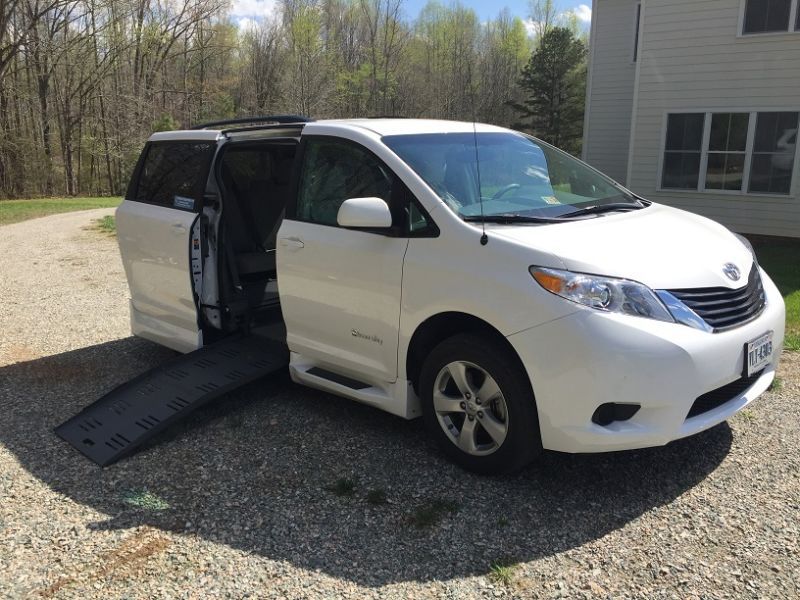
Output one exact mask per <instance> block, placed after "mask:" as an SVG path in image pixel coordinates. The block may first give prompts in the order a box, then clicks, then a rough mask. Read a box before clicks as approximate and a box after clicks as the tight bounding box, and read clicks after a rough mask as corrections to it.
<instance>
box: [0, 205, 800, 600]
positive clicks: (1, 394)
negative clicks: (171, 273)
mask: <svg viewBox="0 0 800 600" xmlns="http://www.w3.org/2000/svg"><path fill="white" fill-rule="evenodd" d="M105 214H110V211H109V210H99V211H87V212H80V213H71V214H65V215H57V216H51V217H45V218H42V219H36V220H32V221H27V222H24V223H18V224H14V225H8V226H4V227H1V228H0V256H2V260H0V282H2V291H0V299H1V300H2V306H3V307H4V309H5V310H4V311H3V312H2V313H0V331H2V338H1V339H0V407H2V409H3V416H2V419H0V597H9V598H16V597H24V596H44V597H56V598H204V597H221V598H359V599H360V598H378V597H380V598H409V597H413V598H529V597H530V598H538V597H541V598H560V597H564V598H566V597H569V598H589V597H608V596H612V597H619V598H642V597H647V598H692V597H696V598H711V597H714V598H716V597H719V598H750V597H752V598H782V597H783V598H790V597H791V598H796V597H798V596H800V582H798V574H800V452H798V450H799V449H800V441H799V440H800V438H798V435H797V432H798V425H800V403H798V399H800V354H785V355H784V357H783V362H782V366H781V369H780V378H781V382H780V385H779V386H776V389H774V390H773V391H771V392H769V393H767V394H766V395H765V396H764V397H763V398H761V399H760V400H758V401H757V402H756V403H754V404H753V405H752V406H751V407H750V408H749V409H748V410H746V411H743V412H742V413H740V414H739V415H737V416H736V417H735V418H733V419H732V420H731V421H730V422H729V423H727V424H722V425H720V426H718V427H715V428H714V429H712V430H710V431H708V432H705V433H703V434H700V435H697V436H695V437H692V438H690V439H687V440H682V441H679V442H676V443H673V444H670V445H669V446H667V447H665V448H656V449H648V450H642V451H636V452H622V453H614V454H602V455H584V456H571V455H563V454H556V453H547V454H546V455H545V456H544V458H543V459H542V460H541V461H540V462H538V463H537V464H536V465H534V466H532V467H530V468H529V469H527V470H525V471H524V472H522V473H520V474H519V475H517V476H514V477H504V478H485V477H478V476H473V475H471V474H468V473H465V472H463V471H461V470H459V469H458V468H457V467H455V466H453V465H451V464H450V463H448V462H446V461H445V460H444V459H443V458H442V457H441V456H440V454H439V453H438V452H437V451H436V450H435V448H433V447H432V445H431V443H430V442H429V441H428V439H427V437H426V436H425V433H424V430H423V428H422V424H421V423H420V422H417V421H415V422H405V421H403V420H401V419H398V418H395V417H392V416H390V415H387V414H384V413H381V412H379V411H376V410H374V409H371V408H368V407H365V406H360V405H358V404H355V403H352V402H349V401H346V400H343V399H340V398H336V397H334V396H330V395H327V394H324V393H321V392H317V391H313V390H309V389H305V388H301V387H298V386H296V385H294V384H292V383H291V382H290V381H289V380H288V378H287V377H285V376H280V377H276V378H273V379H271V380H268V381H263V382H259V383H256V384H252V385H250V386H248V387H247V388H244V389H242V390H240V391H238V392H236V393H234V394H231V395H230V396H229V397H227V398H225V399H224V400H222V401H220V402H218V403H216V404H214V405H212V406H209V407H207V408H206V409H204V410H202V411H201V412H199V413H197V414H195V415H194V416H193V417H192V418H191V419H190V420H189V421H188V422H186V423H184V424H182V425H179V426H176V427H175V428H173V429H172V430H170V431H169V432H168V433H166V434H165V435H163V436H161V437H160V438H159V439H157V440H155V441H154V442H153V443H152V444H150V445H149V446H148V448H146V449H145V450H144V451H142V452H141V453H139V454H137V455H135V456H133V457H131V458H129V459H126V460H124V461H122V462H120V463H118V464H116V465H113V466H112V467H109V468H107V469H104V470H103V469H100V468H98V467H96V466H94V465H93V464H92V463H90V462H88V461H87V460H85V459H84V458H83V457H82V456H80V455H79V454H78V453H77V452H75V451H74V450H73V449H72V448H70V447H69V446H68V445H66V444H65V443H63V442H62V441H61V440H59V439H58V438H57V437H56V436H55V435H54V434H53V433H52V428H53V427H54V426H56V425H58V424H59V423H61V422H62V421H64V420H66V419H67V418H68V417H70V416H72V415H73V414H75V413H76V412H77V411H78V410H79V409H80V408H81V407H82V406H84V405H86V404H88V403H90V402H92V401H93V400H95V399H96V398H97V397H99V396H100V395H102V393H103V392H104V391H106V390H108V389H110V388H112V387H113V386H115V385H117V384H119V383H121V382H123V381H125V380H127V379H129V378H131V377H132V376H134V375H135V374H137V373H139V372H142V371H144V370H146V369H148V368H150V367H152V366H154V365H156V364H158V363H159V362H160V361H162V360H164V359H165V358H167V357H169V356H172V355H173V353H172V352H170V351H169V350H165V349H163V348H160V347H158V346H155V345H153V344H150V343H148V342H145V341H142V340H138V339H134V338H131V337H130V336H129V332H128V315H127V310H128V306H127V296H128V291H127V287H126V284H125V278H124V274H123V271H122V267H121V263H120V260H119V257H118V253H117V248H116V244H115V242H114V240H113V238H108V237H106V236H104V235H103V234H101V233H99V232H96V231H89V230H86V229H85V228H86V227H87V226H88V225H89V224H90V222H91V220H92V219H96V218H99V217H100V216H102V215H105Z"/></svg>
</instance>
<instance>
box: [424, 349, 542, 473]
mask: <svg viewBox="0 0 800 600" xmlns="http://www.w3.org/2000/svg"><path fill="white" fill-rule="evenodd" d="M487 376H488V377H489V378H490V379H489V378H487ZM494 384H496V385H494ZM464 388H466V389H467V390H468V391H467V392H464V391H462V390H463V389H464ZM419 391H420V396H421V400H422V412H423V418H424V420H425V424H426V426H427V427H428V430H429V431H430V433H431V435H432V436H433V437H434V439H435V440H436V441H437V443H438V444H439V446H440V447H441V449H442V451H443V452H444V453H445V454H446V455H447V456H448V457H449V458H450V459H451V460H453V462H455V463H457V464H458V465H460V466H461V467H463V468H465V469H468V470H470V471H474V472H476V473H481V474H485V475H497V474H503V473H511V472H514V471H517V470H519V469H521V468H522V467H524V466H525V465H527V464H528V463H530V462H531V461H532V460H534V459H535V458H536V457H537V456H539V455H540V454H541V452H542V440H541V434H540V431H539V419H538V414H537V411H536V401H535V399H534V396H533V391H532V389H531V385H530V381H529V380H528V377H527V374H526V373H525V371H524V369H523V368H522V367H521V365H520V364H519V361H518V360H517V357H516V356H514V355H513V354H512V353H511V351H510V350H509V349H508V348H506V347H505V346H503V345H501V344H499V343H497V342H496V341H494V340H491V339H489V338H484V337H481V336H478V335H474V334H459V335H455V336H453V337H451V338H448V339H447V340H445V341H443V342H441V343H440V344H439V345H438V346H436V347H435V348H434V349H433V350H432V351H431V353H430V354H429V355H428V357H427V358H426V359H425V362H424V363H423V365H422V371H421V373H420V379H419ZM481 393H483V394H484V395H488V396H490V398H489V399H488V401H487V399H486V398H483V399H482V398H480V394H481ZM468 396H469V398H468ZM434 397H435V398H434ZM465 425H466V427H467V429H466V431H467V435H462V433H463V432H464V431H465V429H464V427H465ZM503 431H505V433H503ZM490 432H491V433H490Z"/></svg>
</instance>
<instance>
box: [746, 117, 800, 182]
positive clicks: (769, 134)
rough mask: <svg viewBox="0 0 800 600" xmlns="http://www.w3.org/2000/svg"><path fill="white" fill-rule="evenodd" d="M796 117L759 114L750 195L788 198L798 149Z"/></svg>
mask: <svg viewBox="0 0 800 600" xmlns="http://www.w3.org/2000/svg"><path fill="white" fill-rule="evenodd" d="M797 126H798V122H797V113H796V112H773V113H758V117H757V118H756V133H755V142H754V144H753V164H752V168H751V170H750V191H751V192H766V193H770V194H788V193H789V191H790V190H791V188H792V171H793V170H794V154H795V151H796V148H797Z"/></svg>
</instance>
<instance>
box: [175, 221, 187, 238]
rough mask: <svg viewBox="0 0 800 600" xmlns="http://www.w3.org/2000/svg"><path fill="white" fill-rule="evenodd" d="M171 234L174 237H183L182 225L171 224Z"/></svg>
mask: <svg viewBox="0 0 800 600" xmlns="http://www.w3.org/2000/svg"><path fill="white" fill-rule="evenodd" d="M172 233H174V234H175V235H183V234H184V233H186V227H185V226H184V225H183V224H182V223H173V225H172Z"/></svg>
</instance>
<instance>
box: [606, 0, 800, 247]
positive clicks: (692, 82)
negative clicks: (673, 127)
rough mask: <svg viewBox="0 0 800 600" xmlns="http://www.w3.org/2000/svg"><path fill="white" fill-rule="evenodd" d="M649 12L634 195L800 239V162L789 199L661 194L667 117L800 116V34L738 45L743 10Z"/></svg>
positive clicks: (685, 5)
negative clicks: (693, 113) (755, 113)
mask: <svg viewBox="0 0 800 600" xmlns="http://www.w3.org/2000/svg"><path fill="white" fill-rule="evenodd" d="M600 4H601V7H602V6H603V5H604V4H605V3H604V2H603V1H602V0H601V1H600ZM644 6H645V8H644V11H643V24H642V39H641V46H640V52H639V61H640V65H639V69H640V71H639V76H638V94H637V100H636V106H635V112H634V120H635V125H634V133H633V138H632V139H633V147H632V148H631V149H630V153H629V155H630V157H631V165H630V179H629V180H628V185H629V187H630V188H631V189H633V190H634V191H636V192H637V193H639V194H641V195H643V196H645V197H647V198H651V199H653V200H655V201H657V202H663V203H665V204H671V205H673V206H677V207H679V208H685V209H687V210H691V211H694V212H697V213H700V214H703V215H705V216H708V217H711V218H713V219H716V220H718V221H720V222H722V223H723V224H725V225H727V226H729V227H732V228H733V229H735V230H737V231H741V232H745V233H761V234H768V235H783V236H792V237H800V157H796V160H795V174H794V177H793V184H792V193H791V196H790V197H779V196H769V195H744V194H719V193H710V192H697V191H686V192H683V191H680V192H674V191H663V192H659V191H658V184H659V181H658V178H659V167H660V161H661V154H662V152H663V144H664V139H663V135H664V126H665V119H666V114H667V113H669V112H675V111H678V112H680V111H687V110H697V111H698V112H705V111H711V112H716V111H741V112H749V111H759V110H795V111H800V33H786V34H777V35H760V36H739V35H737V33H738V28H739V26H740V24H739V11H740V7H741V3H740V0H703V1H702V2H697V1H695V0H655V1H654V0H646V1H645V3H644ZM620 64H622V63H620Z"/></svg>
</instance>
